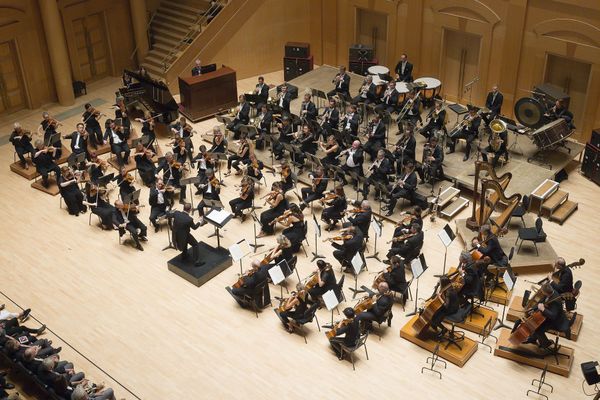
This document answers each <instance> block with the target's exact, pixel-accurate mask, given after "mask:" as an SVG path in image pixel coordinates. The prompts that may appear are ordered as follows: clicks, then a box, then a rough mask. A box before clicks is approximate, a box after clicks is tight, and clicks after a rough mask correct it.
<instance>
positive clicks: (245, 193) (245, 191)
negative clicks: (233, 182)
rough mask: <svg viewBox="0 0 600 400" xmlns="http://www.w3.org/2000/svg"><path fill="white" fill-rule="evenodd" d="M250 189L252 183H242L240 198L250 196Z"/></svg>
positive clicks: (244, 198) (243, 198)
mask: <svg viewBox="0 0 600 400" xmlns="http://www.w3.org/2000/svg"><path fill="white" fill-rule="evenodd" d="M250 189H251V187H250V184H248V183H244V184H243V185H242V190H241V191H240V199H242V200H246V199H247V198H248V195H249V194H250Z"/></svg>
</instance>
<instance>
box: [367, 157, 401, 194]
mask: <svg viewBox="0 0 600 400" xmlns="http://www.w3.org/2000/svg"><path fill="white" fill-rule="evenodd" d="M369 171H370V174H369V176H368V177H367V180H366V181H365V184H364V186H363V190H362V194H363V198H364V199H365V200H366V199H367V196H368V195H369V188H370V187H371V185H376V184H381V185H385V186H387V185H388V184H389V178H388V175H389V174H391V173H393V172H394V167H393V166H392V162H391V161H390V160H389V159H388V158H387V157H386V156H385V150H383V149H379V151H378V152H377V158H375V160H374V161H373V164H371V166H370V167H369ZM380 194H381V193H380V190H379V188H378V187H377V186H376V187H375V200H379V196H380Z"/></svg>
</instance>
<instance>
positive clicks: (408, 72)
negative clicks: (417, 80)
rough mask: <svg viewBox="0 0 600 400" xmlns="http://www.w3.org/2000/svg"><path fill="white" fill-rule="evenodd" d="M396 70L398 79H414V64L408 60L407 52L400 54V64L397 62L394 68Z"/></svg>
mask: <svg viewBox="0 0 600 400" xmlns="http://www.w3.org/2000/svg"><path fill="white" fill-rule="evenodd" d="M394 71H396V80H397V81H398V82H412V81H413V77H412V71H413V65H412V64H411V63H410V62H408V56H407V55H406V53H402V55H401V56H400V61H398V64H396V68H395V69H394Z"/></svg>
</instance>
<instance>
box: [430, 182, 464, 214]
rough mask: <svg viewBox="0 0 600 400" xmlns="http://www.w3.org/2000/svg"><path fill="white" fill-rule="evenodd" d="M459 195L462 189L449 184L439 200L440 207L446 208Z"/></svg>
mask: <svg viewBox="0 0 600 400" xmlns="http://www.w3.org/2000/svg"><path fill="white" fill-rule="evenodd" d="M458 195H460V189H458V188H455V187H454V186H448V187H447V188H446V189H444V191H443V192H442V193H440V198H439V200H438V208H439V209H442V208H444V207H445V206H446V205H447V204H449V203H450V202H451V201H452V200H453V199H454V198H455V197H456V196H458ZM434 201H435V199H434Z"/></svg>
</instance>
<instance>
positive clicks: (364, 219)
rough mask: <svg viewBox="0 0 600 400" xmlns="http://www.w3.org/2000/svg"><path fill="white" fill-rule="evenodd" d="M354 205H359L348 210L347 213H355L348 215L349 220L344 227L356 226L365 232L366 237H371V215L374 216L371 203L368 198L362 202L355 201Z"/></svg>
mask: <svg viewBox="0 0 600 400" xmlns="http://www.w3.org/2000/svg"><path fill="white" fill-rule="evenodd" d="M353 205H354V206H358V207H357V208H354V209H353V210H348V211H346V213H349V214H353V215H352V216H350V217H348V222H345V223H344V225H343V227H344V228H347V227H349V226H355V227H357V228H358V229H360V231H361V232H362V233H363V235H364V237H365V239H367V240H368V239H369V227H370V226H371V217H372V216H373V210H371V204H369V201H368V200H363V201H361V202H354V203H353Z"/></svg>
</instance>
